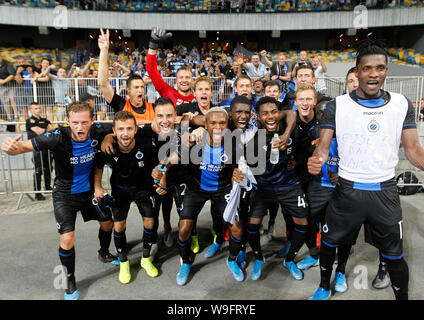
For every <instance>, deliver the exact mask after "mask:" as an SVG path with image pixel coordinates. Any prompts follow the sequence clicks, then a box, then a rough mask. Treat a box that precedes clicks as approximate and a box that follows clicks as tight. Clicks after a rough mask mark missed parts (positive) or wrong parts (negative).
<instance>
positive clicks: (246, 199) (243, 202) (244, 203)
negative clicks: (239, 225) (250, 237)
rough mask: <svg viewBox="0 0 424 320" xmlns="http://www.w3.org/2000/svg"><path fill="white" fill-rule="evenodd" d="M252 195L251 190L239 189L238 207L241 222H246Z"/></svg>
mask: <svg viewBox="0 0 424 320" xmlns="http://www.w3.org/2000/svg"><path fill="white" fill-rule="evenodd" d="M251 194H252V190H250V191H246V189H244V188H242V189H241V194H240V207H239V218H240V220H242V221H247V218H248V217H249V213H250V208H251V206H250V195H251Z"/></svg>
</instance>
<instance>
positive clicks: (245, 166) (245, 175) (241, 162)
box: [238, 156, 247, 187]
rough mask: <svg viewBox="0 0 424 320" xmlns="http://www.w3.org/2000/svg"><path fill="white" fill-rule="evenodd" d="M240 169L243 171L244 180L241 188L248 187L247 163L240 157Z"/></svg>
mask: <svg viewBox="0 0 424 320" xmlns="http://www.w3.org/2000/svg"><path fill="white" fill-rule="evenodd" d="M238 168H239V169H240V170H241V171H242V173H243V176H244V179H243V181H242V182H240V187H247V162H246V159H245V158H244V156H241V157H240V160H239V161H238Z"/></svg>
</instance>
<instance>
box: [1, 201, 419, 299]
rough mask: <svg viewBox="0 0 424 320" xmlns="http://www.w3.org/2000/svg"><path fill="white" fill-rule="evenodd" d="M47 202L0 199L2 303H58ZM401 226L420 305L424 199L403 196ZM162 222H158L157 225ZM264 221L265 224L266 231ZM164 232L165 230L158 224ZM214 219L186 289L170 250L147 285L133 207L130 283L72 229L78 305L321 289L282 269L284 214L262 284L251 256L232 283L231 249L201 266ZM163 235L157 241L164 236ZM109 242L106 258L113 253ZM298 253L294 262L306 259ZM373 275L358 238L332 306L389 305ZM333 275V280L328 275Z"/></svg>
mask: <svg viewBox="0 0 424 320" xmlns="http://www.w3.org/2000/svg"><path fill="white" fill-rule="evenodd" d="M46 197H47V200H46V201H37V202H33V201H31V200H30V199H29V198H27V197H24V198H23V201H22V203H21V205H20V208H19V209H18V210H15V206H16V201H17V197H16V196H15V197H12V196H8V197H5V196H1V198H0V199H1V202H0V234H1V241H0V261H1V263H0V283H1V288H0V299H1V300H3V299H11V300H19V299H27V300H33V299H42V300H44V299H45V300H61V299H63V291H62V290H60V289H55V283H56V284H58V283H60V282H59V280H58V279H59V278H58V273H57V271H56V273H55V267H56V266H57V265H59V257H58V254H57V250H58V246H59V241H58V240H59V238H58V234H57V232H56V223H55V220H54V215H53V211H52V205H51V195H47V196H46ZM401 201H402V208H403V218H404V237H405V241H404V253H405V258H406V260H407V262H408V265H409V271H410V280H409V297H410V299H424V293H423V290H422V288H423V287H424V269H423V267H422V266H423V263H424V246H423V243H424V239H423V238H424V212H423V208H424V194H423V193H419V194H416V195H413V196H402V197H401ZM161 221H162V220H161ZM267 221H268V219H267V218H265V220H264V226H267ZM161 224H162V222H161ZM172 225H173V227H174V235H175V228H176V226H177V214H176V212H175V210H174V209H173V212H172ZM210 227H211V219H210V214H209V205H208V204H207V205H206V206H205V208H204V209H203V211H202V213H201V215H200V216H199V222H198V230H199V234H200V246H201V252H200V253H199V254H197V256H196V259H195V262H194V264H193V266H192V271H191V275H190V277H189V281H188V283H187V284H186V285H185V286H184V287H179V286H177V284H176V282H175V276H176V274H177V272H178V270H179V266H180V264H179V254H178V250H177V249H176V247H175V246H174V247H173V248H166V247H160V249H159V252H158V254H157V256H156V260H155V262H154V264H155V265H156V266H157V268H158V269H159V276H158V277H157V278H154V279H153V278H150V277H149V276H147V274H146V273H145V271H144V270H143V269H141V267H140V265H139V262H140V258H141V254H142V243H141V236H142V224H141V219H140V216H139V214H138V213H137V211H136V209H135V208H134V207H132V209H131V212H130V214H129V219H128V225H127V239H128V241H129V245H130V246H131V247H132V248H131V251H130V253H129V260H130V262H131V274H132V280H131V282H130V283H129V284H127V285H122V284H121V283H120V282H119V280H118V271H119V267H116V266H113V265H111V264H103V263H101V262H100V261H98V260H97V250H98V245H99V244H98V239H97V232H98V224H97V222H88V223H84V222H83V221H82V218H81V217H80V216H78V219H77V225H76V239H77V240H76V245H75V248H76V278H77V285H78V289H79V291H80V298H81V299H84V300H92V299H99V300H105V299H116V300H121V299H125V300H131V299H141V300H144V299H153V300H204V299H209V300H215V299H218V300H233V299H237V300H250V299H258V300H305V299H307V298H308V297H309V296H311V295H312V294H313V293H314V291H315V290H316V288H317V287H318V284H319V268H318V267H314V268H312V269H310V270H307V271H306V272H305V277H304V279H303V280H302V281H296V280H294V279H293V278H292V277H291V276H290V274H289V272H288V271H287V270H286V269H285V268H284V267H283V265H282V262H281V259H279V258H278V257H276V252H277V251H278V250H279V249H280V248H281V247H282V245H283V243H284V241H283V240H284V239H283V233H284V231H285V225H284V222H283V219H282V216H281V214H279V215H278V217H277V233H276V234H275V235H276V238H274V239H272V240H270V239H269V238H268V237H267V236H266V235H264V236H262V240H261V242H262V248H263V251H264V254H265V257H266V262H265V265H264V269H263V274H262V278H261V279H260V280H259V281H252V280H251V279H250V272H251V270H252V266H253V263H252V260H253V255H252V253H251V251H250V249H248V260H249V261H250V263H249V265H248V267H247V269H246V272H245V276H246V277H245V280H244V281H243V282H242V283H236V282H235V281H234V280H233V278H232V276H231V273H230V271H229V270H228V268H227V266H226V264H225V259H226V257H227V254H228V245H227V244H226V245H225V247H224V250H223V251H222V252H220V253H219V254H218V255H217V256H215V257H213V258H211V259H209V260H206V259H205V258H204V257H203V254H204V252H205V251H206V249H207V247H208V246H209V244H210V243H211V241H212V236H211V234H210V232H209V228H210ZM162 233H163V231H162V227H160V229H159V234H162ZM114 250H115V249H114V244H113V241H112V243H111V252H114ZM306 253H307V251H306V249H305V248H303V249H302V250H301V251H300V252H299V255H298V257H297V259H296V260H299V259H301V258H302V257H304V256H305V255H306ZM377 268H378V251H377V249H375V248H374V247H371V246H370V245H368V244H365V243H364V241H363V232H361V234H360V236H359V238H358V242H357V244H356V246H355V251H354V253H353V254H352V255H351V257H350V259H349V262H348V265H347V268H346V272H347V277H348V286H349V289H348V291H347V292H346V293H344V294H340V293H336V294H334V295H333V296H332V299H333V300H344V299H346V300H390V299H393V298H394V295H393V293H392V289H391V288H390V287H389V288H386V289H383V290H375V289H373V288H372V286H371V282H372V279H373V278H374V276H375V274H376V272H377ZM333 274H334V273H333Z"/></svg>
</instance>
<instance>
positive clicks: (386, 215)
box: [322, 177, 403, 257]
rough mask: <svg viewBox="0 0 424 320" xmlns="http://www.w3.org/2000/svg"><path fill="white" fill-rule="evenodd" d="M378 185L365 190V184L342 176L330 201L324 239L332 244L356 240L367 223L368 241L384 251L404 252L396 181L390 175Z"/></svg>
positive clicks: (396, 253)
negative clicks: (372, 188) (359, 183)
mask: <svg viewBox="0 0 424 320" xmlns="http://www.w3.org/2000/svg"><path fill="white" fill-rule="evenodd" d="M378 186H379V187H378ZM378 186H374V188H375V189H374V190H373V191H371V190H364V185H362V186H360V185H357V184H354V182H351V181H348V180H345V179H342V178H340V177H339V185H338V186H337V187H336V190H335V192H334V197H333V198H332V199H331V201H330V203H329V205H328V209H327V214H326V217H325V225H324V226H323V232H322V239H323V241H325V242H326V243H327V244H330V245H338V244H353V243H355V241H356V238H357V237H358V234H359V230H360V229H361V226H362V225H363V224H365V226H366V227H365V229H366V237H367V241H368V242H370V243H371V244H372V245H374V246H375V247H376V248H378V249H379V250H380V251H381V252H382V253H383V254H386V255H388V256H393V257H399V256H401V255H402V251H403V250H402V246H403V244H402V238H403V230H402V208H401V206H400V199H399V195H398V193H397V188H396V181H395V180H394V179H391V180H388V181H385V182H381V183H380V184H378ZM368 189H369V187H368Z"/></svg>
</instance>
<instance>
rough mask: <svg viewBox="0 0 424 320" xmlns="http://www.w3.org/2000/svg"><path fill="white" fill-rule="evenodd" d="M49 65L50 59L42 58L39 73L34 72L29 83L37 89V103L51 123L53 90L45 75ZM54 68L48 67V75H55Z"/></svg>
mask: <svg viewBox="0 0 424 320" xmlns="http://www.w3.org/2000/svg"><path fill="white" fill-rule="evenodd" d="M50 65H51V63H50V59H48V58H43V59H42V60H41V65H40V70H39V71H40V72H38V71H35V72H34V75H35V76H34V78H33V79H32V80H31V83H34V82H35V84H36V87H37V102H38V103H40V105H42V106H43V107H44V109H45V114H46V116H47V119H49V120H50V121H53V117H54V114H53V105H54V90H53V86H52V82H51V80H50V78H49V76H48V75H47V71H48V68H49V66H50ZM54 68H55V66H54V65H52V67H50V73H52V74H56V70H55V69H54Z"/></svg>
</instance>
